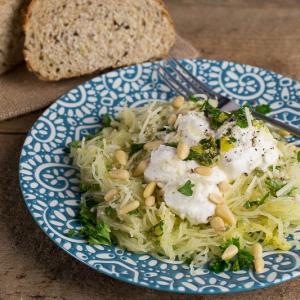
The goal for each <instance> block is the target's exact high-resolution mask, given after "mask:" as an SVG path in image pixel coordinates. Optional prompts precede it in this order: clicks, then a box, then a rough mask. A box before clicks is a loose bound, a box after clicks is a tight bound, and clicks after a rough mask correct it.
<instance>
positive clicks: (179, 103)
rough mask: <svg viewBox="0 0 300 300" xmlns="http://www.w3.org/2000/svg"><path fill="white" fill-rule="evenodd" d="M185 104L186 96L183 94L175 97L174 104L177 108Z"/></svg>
mask: <svg viewBox="0 0 300 300" xmlns="http://www.w3.org/2000/svg"><path fill="white" fill-rule="evenodd" d="M183 104H184V98H183V97H182V96H176V97H174V99H173V101H172V106H173V107H174V108H176V109H178V108H180V107H181V106H182V105H183Z"/></svg>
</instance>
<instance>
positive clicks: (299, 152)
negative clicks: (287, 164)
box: [297, 151, 300, 162]
mask: <svg viewBox="0 0 300 300" xmlns="http://www.w3.org/2000/svg"><path fill="white" fill-rule="evenodd" d="M297 161H298V162H300V151H298V153H297Z"/></svg>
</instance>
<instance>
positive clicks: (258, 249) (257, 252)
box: [252, 243, 263, 259]
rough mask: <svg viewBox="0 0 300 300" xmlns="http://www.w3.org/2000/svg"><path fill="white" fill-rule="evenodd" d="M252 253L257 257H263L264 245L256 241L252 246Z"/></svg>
mask: <svg viewBox="0 0 300 300" xmlns="http://www.w3.org/2000/svg"><path fill="white" fill-rule="evenodd" d="M252 253H253V256H254V258H255V259H258V258H262V253H263V248H262V245H261V244H259V243H256V244H254V245H253V246H252Z"/></svg>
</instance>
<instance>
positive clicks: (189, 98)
mask: <svg viewBox="0 0 300 300" xmlns="http://www.w3.org/2000/svg"><path fill="white" fill-rule="evenodd" d="M188 100H189V101H192V102H198V101H199V99H198V98H197V97H196V96H193V95H191V96H189V97H188Z"/></svg>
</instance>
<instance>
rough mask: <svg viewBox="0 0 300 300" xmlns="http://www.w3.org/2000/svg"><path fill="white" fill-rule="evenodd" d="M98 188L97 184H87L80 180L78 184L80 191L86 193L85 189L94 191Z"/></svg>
mask: <svg viewBox="0 0 300 300" xmlns="http://www.w3.org/2000/svg"><path fill="white" fill-rule="evenodd" d="M98 188H99V185H98V184H89V183H84V182H81V183H80V184H79V190H80V193H86V192H87V191H95V190H97V189H98Z"/></svg>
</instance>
